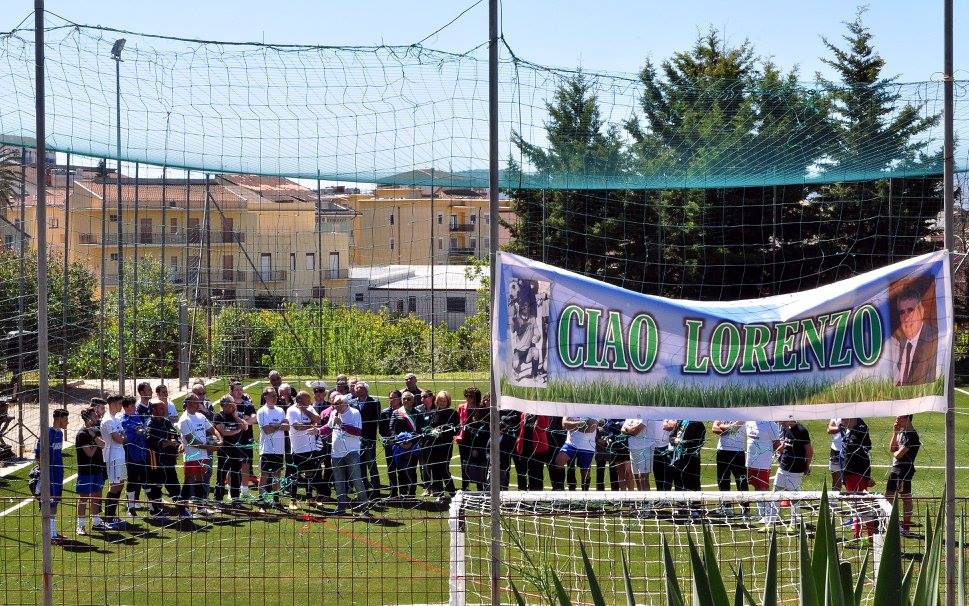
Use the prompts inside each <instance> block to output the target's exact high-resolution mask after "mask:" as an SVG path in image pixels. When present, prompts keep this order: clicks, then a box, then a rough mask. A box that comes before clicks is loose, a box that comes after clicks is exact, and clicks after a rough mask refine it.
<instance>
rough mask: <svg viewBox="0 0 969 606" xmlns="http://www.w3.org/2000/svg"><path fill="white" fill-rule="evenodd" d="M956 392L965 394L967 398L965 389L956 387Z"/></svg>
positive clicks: (968, 393) (967, 393)
mask: <svg viewBox="0 0 969 606" xmlns="http://www.w3.org/2000/svg"><path fill="white" fill-rule="evenodd" d="M956 391H958V392H959V393H962V394H966V395H967V396H969V391H966V390H965V389H962V388H961V387H956Z"/></svg>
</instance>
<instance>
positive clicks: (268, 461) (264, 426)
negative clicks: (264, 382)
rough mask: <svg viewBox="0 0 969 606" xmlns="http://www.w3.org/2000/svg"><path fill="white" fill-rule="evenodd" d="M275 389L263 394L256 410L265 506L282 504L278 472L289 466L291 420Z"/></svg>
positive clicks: (262, 494)
mask: <svg viewBox="0 0 969 606" xmlns="http://www.w3.org/2000/svg"><path fill="white" fill-rule="evenodd" d="M277 399H278V396H277V395H276V390H275V389H273V388H272V387H267V388H266V389H264V390H263V392H262V401H263V405H262V406H260V407H259V410H257V411H256V422H257V423H258V424H259V496H260V497H261V498H262V500H263V503H267V502H272V503H275V504H276V505H277V506H278V505H279V492H280V487H279V472H280V471H282V470H283V467H284V466H285V465H286V432H287V431H288V430H289V421H287V420H286V413H285V411H283V409H282V408H280V407H279V406H277V405H276V401H277Z"/></svg>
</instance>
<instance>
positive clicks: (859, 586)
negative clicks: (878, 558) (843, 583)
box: [851, 550, 871, 606]
mask: <svg viewBox="0 0 969 606" xmlns="http://www.w3.org/2000/svg"><path fill="white" fill-rule="evenodd" d="M870 558H871V550H866V551H865V559H863V560H862V561H861V568H859V569H858V576H857V580H856V581H855V588H854V590H852V592H851V595H852V596H854V598H855V601H854V604H855V606H861V596H862V595H863V594H864V592H865V577H866V576H867V575H868V560H869V559H870Z"/></svg>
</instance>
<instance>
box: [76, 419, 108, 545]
mask: <svg viewBox="0 0 969 606" xmlns="http://www.w3.org/2000/svg"><path fill="white" fill-rule="evenodd" d="M81 420H82V421H84V427H83V428H81V429H80V430H79V431H78V432H77V436H76V437H75V438H74V447H75V448H76V449H77V484H76V485H75V487H76V490H77V495H78V499H77V534H78V535H80V536H84V535H86V534H87V530H86V529H85V527H86V526H87V510H88V509H90V510H91V519H92V526H91V529H92V530H103V529H104V528H106V527H105V525H104V522H103V521H102V520H101V516H100V515H99V514H100V513H101V492H102V491H103V490H104V478H105V475H106V473H105V467H104V457H103V456H102V453H101V449H102V448H103V447H104V441H103V440H102V439H101V429H100V427H99V426H98V423H99V419H98V415H97V412H96V411H95V410H94V409H93V408H88V409H86V410H84V411H82V412H81Z"/></svg>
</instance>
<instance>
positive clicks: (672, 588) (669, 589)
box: [660, 535, 685, 606]
mask: <svg viewBox="0 0 969 606" xmlns="http://www.w3.org/2000/svg"><path fill="white" fill-rule="evenodd" d="M660 542H661V543H662V545H663V572H665V573H666V606H685V603H684V601H683V591H682V590H681V589H680V581H679V580H678V579H677V578H676V566H675V565H674V564H673V556H672V555H671V554H670V546H669V543H667V542H666V535H661V536H660Z"/></svg>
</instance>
